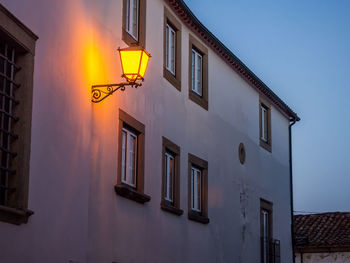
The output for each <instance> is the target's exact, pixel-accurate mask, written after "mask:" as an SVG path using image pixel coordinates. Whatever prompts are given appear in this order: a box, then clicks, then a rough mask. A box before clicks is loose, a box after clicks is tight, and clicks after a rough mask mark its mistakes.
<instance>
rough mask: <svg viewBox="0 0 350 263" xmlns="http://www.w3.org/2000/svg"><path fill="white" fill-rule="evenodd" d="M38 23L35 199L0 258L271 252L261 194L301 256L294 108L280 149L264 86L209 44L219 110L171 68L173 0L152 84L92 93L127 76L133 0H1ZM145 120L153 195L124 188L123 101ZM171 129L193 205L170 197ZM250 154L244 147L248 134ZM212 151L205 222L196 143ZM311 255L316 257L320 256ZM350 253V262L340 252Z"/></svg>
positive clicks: (151, 35) (129, 261)
mask: <svg viewBox="0 0 350 263" xmlns="http://www.w3.org/2000/svg"><path fill="white" fill-rule="evenodd" d="M1 2H2V4H3V5H4V6H5V7H6V8H7V9H9V11H10V12H12V13H13V14H14V15H15V16H16V17H17V18H19V19H20V20H21V21H22V22H23V23H24V24H25V25H26V26H28V27H29V28H30V29H31V30H32V31H33V32H34V33H35V34H37V35H38V36H39V40H38V41H37V45H36V56H35V72H34V98H33V117H32V142H31V145H32V149H31V162H30V185H29V206H28V208H29V209H31V210H33V211H34V212H35V214H34V215H32V216H31V217H30V218H29V222H28V223H27V224H22V225H20V226H17V225H11V224H7V223H2V222H0V236H1V238H0V247H1V252H0V262H1V263H14V262H28V263H38V262H51V263H56V262H57V263H62V262H74V263H77V262H79V263H86V262H88V263H95V262H96V263H97V262H109V263H111V262H118V263H134V262H135V263H158V262H159V263H161V262H169V263H179V262H183V263H187V262H188V263H189V262H201V263H214V262H217V263H228V262H246V263H249V262H260V219H259V211H260V198H263V199H266V200H268V201H271V202H272V203H273V237H274V238H275V239H279V240H280V242H281V262H284V263H291V262H292V247H291V233H290V223H291V220H290V193H289V156H288V150H289V149H288V147H289V145H288V125H289V120H288V119H287V118H286V117H285V116H284V115H283V114H282V113H281V112H280V111H279V110H277V108H275V107H274V106H273V105H272V109H271V119H272V121H271V123H272V152H271V153H270V152H268V151H266V150H265V149H263V148H262V147H260V146H259V93H258V92H257V91H256V90H255V89H254V88H252V87H251V86H250V85H249V84H248V83H247V82H246V81H245V80H243V79H242V78H241V77H240V76H239V75H238V74H237V73H235V72H234V71H233V70H232V69H231V68H230V67H229V66H228V65H227V64H226V63H225V62H224V61H223V60H222V59H221V58H220V57H218V56H217V55H216V53H214V52H213V51H212V49H210V48H208V50H209V54H208V58H209V68H208V72H209V110H208V111H206V110H204V109H203V108H201V107H200V106H198V105H197V104H195V103H194V102H193V101H191V100H189V98H188V55H189V54H188V42H189V34H190V30H189V29H188V28H187V27H186V26H185V25H183V26H182V68H181V70H182V90H181V92H179V91H178V90H177V89H175V88H174V87H173V86H172V85H171V84H170V83H169V82H168V81H167V80H166V79H164V78H163V19H164V17H163V10H164V5H166V4H165V2H163V1H162V0H148V1H147V9H146V21H147V22H146V49H147V51H148V52H149V53H150V54H151V55H152V58H151V60H150V63H149V67H148V69H147V73H146V81H145V83H144V85H143V86H142V87H141V88H138V89H132V88H127V89H126V90H125V91H124V92H117V93H116V94H114V95H113V96H112V97H110V98H108V99H106V100H105V101H103V102H102V103H99V104H92V103H91V100H90V99H91V98H90V96H91V94H90V92H91V85H93V84H101V83H115V82H122V81H123V80H122V79H121V77H120V75H121V67H120V61H119V54H118V53H117V48H118V47H126V44H125V43H124V42H123V41H122V39H121V30H122V26H121V25H122V0H98V1H97V0H95V1H94V0H74V1H71V0H50V1H42V0H26V1H23V0H2V1H1ZM119 109H122V110H124V111H125V112H127V113H128V114H130V115H131V116H133V117H134V118H135V119H137V120H138V121H140V122H142V123H143V124H144V125H145V128H146V131H145V187H144V192H145V194H147V195H150V196H151V198H152V199H151V201H150V202H148V203H146V204H144V205H141V204H138V203H136V202H133V201H131V200H128V199H125V198H123V197H121V196H117V195H116V194H115V191H114V185H115V184H116V180H117V149H118V145H117V144H118V138H117V137H118V134H117V130H118V111H119ZM162 136H165V137H167V138H169V139H170V140H172V141H173V142H174V143H176V144H177V145H179V146H180V147H181V163H180V169H181V170H180V175H181V179H180V184H181V185H180V207H181V208H182V209H183V210H184V214H183V215H182V216H175V215H173V214H170V213H167V212H165V211H163V210H161V209H160V201H161V176H162V175H161V160H162V159H161V158H162V156H161V149H162ZM241 142H243V143H244V145H245V148H246V162H245V164H244V165H241V164H240V162H239V159H238V145H239V143H241ZM188 153H192V154H195V155H196V156H198V157H200V158H202V159H204V160H206V161H208V185H209V186H208V215H209V219H210V223H209V224H207V225H204V224H200V223H197V222H194V221H190V220H188V218H187V209H188V208H187V200H188V199H187V198H188V196H187V176H188V173H187V171H188V170H187V168H188V167H187V155H188ZM310 262H313V261H310ZM339 262H345V261H339Z"/></svg>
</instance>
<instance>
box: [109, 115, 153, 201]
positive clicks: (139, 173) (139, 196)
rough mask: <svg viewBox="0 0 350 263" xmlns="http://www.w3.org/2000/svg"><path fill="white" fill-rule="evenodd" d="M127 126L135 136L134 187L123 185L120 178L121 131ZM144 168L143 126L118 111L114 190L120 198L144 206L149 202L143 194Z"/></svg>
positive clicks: (148, 197) (147, 197)
mask: <svg viewBox="0 0 350 263" xmlns="http://www.w3.org/2000/svg"><path fill="white" fill-rule="evenodd" d="M125 126H127V127H128V128H129V129H132V130H133V131H134V133H135V134H136V135H137V141H138V143H137V167H136V187H132V186H130V185H127V184H124V183H123V182H122V178H121V174H122V171H121V169H122V168H121V167H122V165H121V162H122V131H123V127H125ZM144 166H145V125H144V124H142V123H141V122H139V121H137V120H136V119H134V118H133V117H132V116H130V115H129V114H127V113H126V112H125V111H123V110H122V109H119V128H118V172H117V184H116V185H115V187H114V189H115V191H116V193H117V194H118V195H120V196H123V197H125V198H128V199H130V200H133V201H135V202H138V203H141V204H144V203H145V202H149V201H150V200H151V197H150V196H148V195H146V194H144V179H145V178H144Z"/></svg>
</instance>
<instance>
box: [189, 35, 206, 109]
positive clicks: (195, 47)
mask: <svg viewBox="0 0 350 263" xmlns="http://www.w3.org/2000/svg"><path fill="white" fill-rule="evenodd" d="M188 73H189V98H190V99H191V100H192V101H194V102H195V103H197V104H198V105H200V106H201V107H203V108H204V109H206V110H208V49H207V48H206V47H205V46H204V45H203V44H202V43H201V42H199V40H197V39H196V38H195V37H193V36H192V35H190V36H189V72H188Z"/></svg>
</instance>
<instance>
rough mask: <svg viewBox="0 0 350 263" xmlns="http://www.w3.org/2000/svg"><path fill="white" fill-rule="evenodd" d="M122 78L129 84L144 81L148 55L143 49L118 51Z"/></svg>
mask: <svg viewBox="0 0 350 263" xmlns="http://www.w3.org/2000/svg"><path fill="white" fill-rule="evenodd" d="M119 53H120V61H121V63H122V69H123V77H124V78H126V80H127V81H129V82H131V83H132V82H135V81H136V80H144V78H143V77H144V75H145V72H146V69H147V65H148V60H149V58H150V54H148V52H147V51H146V50H144V49H135V48H124V49H119Z"/></svg>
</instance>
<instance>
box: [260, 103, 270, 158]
mask: <svg viewBox="0 0 350 263" xmlns="http://www.w3.org/2000/svg"><path fill="white" fill-rule="evenodd" d="M261 107H264V108H266V109H267V142H265V141H264V140H262V139H261V136H262V118H261V114H262V112H261ZM259 144H260V146H261V147H262V148H264V149H265V150H267V151H269V152H272V138H271V104H270V103H268V102H267V100H265V99H264V98H262V97H260V98H259Z"/></svg>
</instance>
